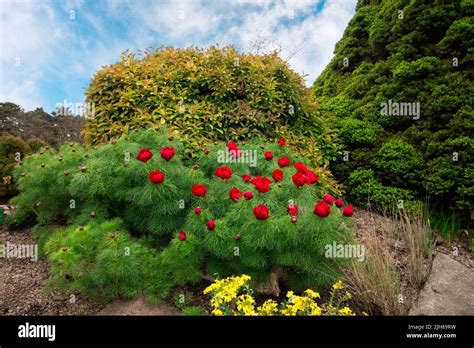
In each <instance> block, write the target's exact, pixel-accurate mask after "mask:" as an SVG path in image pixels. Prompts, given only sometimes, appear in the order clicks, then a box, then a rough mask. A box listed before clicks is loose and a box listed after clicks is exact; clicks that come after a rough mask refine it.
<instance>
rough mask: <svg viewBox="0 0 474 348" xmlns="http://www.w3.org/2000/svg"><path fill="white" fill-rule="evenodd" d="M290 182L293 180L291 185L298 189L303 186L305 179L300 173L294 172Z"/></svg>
mask: <svg viewBox="0 0 474 348" xmlns="http://www.w3.org/2000/svg"><path fill="white" fill-rule="evenodd" d="M291 180H293V183H294V184H295V186H296V187H300V186H303V185H304V184H305V182H306V177H305V175H304V174H303V173H302V172H296V173H295V174H293V176H292V177H291Z"/></svg>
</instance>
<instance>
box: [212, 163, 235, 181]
mask: <svg viewBox="0 0 474 348" xmlns="http://www.w3.org/2000/svg"><path fill="white" fill-rule="evenodd" d="M215 174H216V176H218V177H219V178H221V179H227V180H229V179H230V178H231V177H232V170H230V168H229V167H227V166H222V167H218V168H217V169H216V171H215Z"/></svg>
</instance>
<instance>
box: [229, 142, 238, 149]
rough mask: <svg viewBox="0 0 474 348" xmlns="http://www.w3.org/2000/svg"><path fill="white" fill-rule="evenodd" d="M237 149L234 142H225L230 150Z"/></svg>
mask: <svg viewBox="0 0 474 348" xmlns="http://www.w3.org/2000/svg"><path fill="white" fill-rule="evenodd" d="M237 149H238V147H237V144H236V143H235V142H233V141H229V142H228V143H227V150H229V151H232V150H237Z"/></svg>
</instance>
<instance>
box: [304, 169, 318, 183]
mask: <svg viewBox="0 0 474 348" xmlns="http://www.w3.org/2000/svg"><path fill="white" fill-rule="evenodd" d="M304 175H305V176H306V184H308V185H312V184H315V183H317V182H318V179H319V178H318V176H317V175H316V174H314V172H313V171H312V170H307V171H306V172H305V173H304Z"/></svg>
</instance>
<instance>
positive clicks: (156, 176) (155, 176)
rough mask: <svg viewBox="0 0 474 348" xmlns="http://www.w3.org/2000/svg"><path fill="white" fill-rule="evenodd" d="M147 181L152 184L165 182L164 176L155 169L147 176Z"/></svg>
mask: <svg viewBox="0 0 474 348" xmlns="http://www.w3.org/2000/svg"><path fill="white" fill-rule="evenodd" d="M148 179H150V181H151V182H152V183H154V184H161V183H162V182H163V181H165V174H163V173H162V172H160V171H159V170H157V169H156V170H154V171H152V172H150V174H148Z"/></svg>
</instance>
